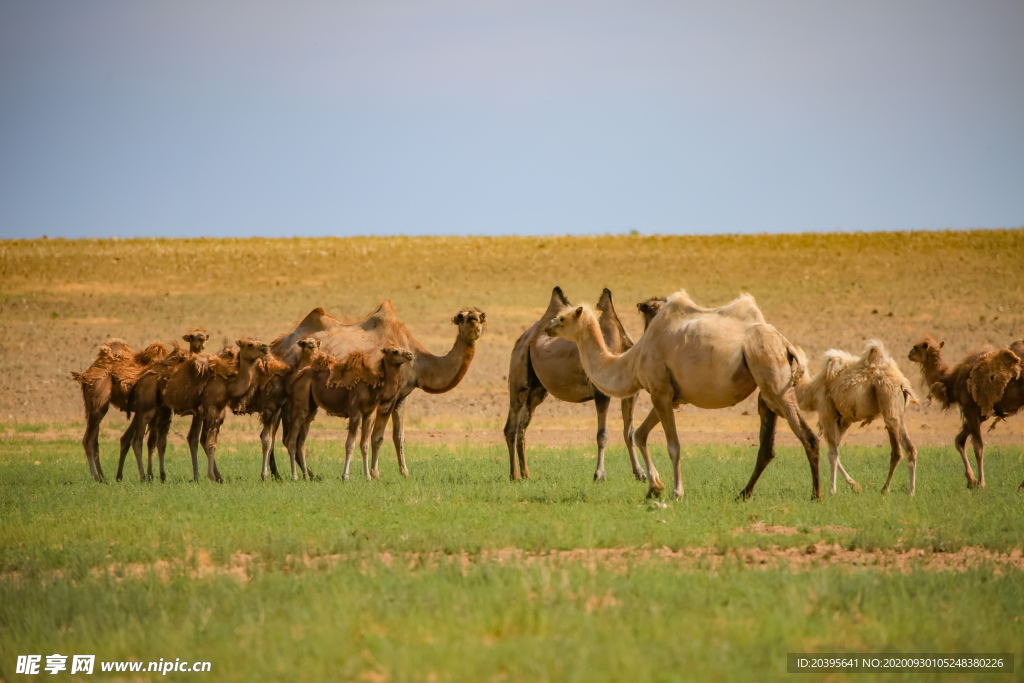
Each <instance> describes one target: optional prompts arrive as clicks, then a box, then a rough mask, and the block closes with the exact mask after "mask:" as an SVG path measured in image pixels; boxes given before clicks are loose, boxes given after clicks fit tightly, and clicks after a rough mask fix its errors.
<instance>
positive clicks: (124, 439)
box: [117, 413, 146, 481]
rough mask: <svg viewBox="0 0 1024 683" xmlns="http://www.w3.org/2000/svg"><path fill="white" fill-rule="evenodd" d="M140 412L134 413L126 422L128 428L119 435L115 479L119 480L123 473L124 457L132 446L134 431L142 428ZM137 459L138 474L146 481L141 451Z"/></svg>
mask: <svg viewBox="0 0 1024 683" xmlns="http://www.w3.org/2000/svg"><path fill="white" fill-rule="evenodd" d="M139 415H140V413H135V417H133V418H132V421H131V422H129V423H128V428H127V429H126V430H124V434H122V435H121V453H120V457H119V458H118V460H117V481H121V477H122V475H123V474H124V459H125V457H127V455H128V450H129V449H130V448H131V447H132V444H133V443H134V442H135V432H136V431H138V430H140V429H144V428H145V427H144V426H143V424H142V423H140V422H139V419H140V418H139ZM137 459H138V461H139V474H140V475H141V476H142V481H146V472H145V470H143V469H142V452H141V451H140V452H139V453H138V458H137Z"/></svg>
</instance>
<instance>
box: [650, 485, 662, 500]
mask: <svg viewBox="0 0 1024 683" xmlns="http://www.w3.org/2000/svg"><path fill="white" fill-rule="evenodd" d="M664 490H665V487H664V486H652V487H650V488H649V489H647V497H648V498H661V492H662V491H664Z"/></svg>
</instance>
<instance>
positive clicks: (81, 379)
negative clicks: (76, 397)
mask: <svg viewBox="0 0 1024 683" xmlns="http://www.w3.org/2000/svg"><path fill="white" fill-rule="evenodd" d="M71 379H72V380H74V381H75V382H78V383H79V384H85V377H84V376H83V375H82V373H80V372H72V373H71Z"/></svg>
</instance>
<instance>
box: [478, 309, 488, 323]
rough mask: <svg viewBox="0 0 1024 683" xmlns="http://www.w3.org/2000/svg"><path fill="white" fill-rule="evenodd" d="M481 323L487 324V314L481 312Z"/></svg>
mask: <svg viewBox="0 0 1024 683" xmlns="http://www.w3.org/2000/svg"><path fill="white" fill-rule="evenodd" d="M480 322H482V323H485V322H487V314H486V313H484V312H483V311H480Z"/></svg>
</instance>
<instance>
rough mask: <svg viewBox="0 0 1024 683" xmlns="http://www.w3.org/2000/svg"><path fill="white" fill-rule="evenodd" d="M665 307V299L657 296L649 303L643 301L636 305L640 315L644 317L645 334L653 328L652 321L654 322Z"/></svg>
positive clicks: (649, 300) (648, 301)
mask: <svg viewBox="0 0 1024 683" xmlns="http://www.w3.org/2000/svg"><path fill="white" fill-rule="evenodd" d="M664 306H665V299H664V297H660V296H656V297H653V298H651V299H648V300H647V301H641V302H640V303H638V304H637V305H636V310H638V311H640V315H642V316H643V317H644V332H646V331H647V328H648V327H650V326H651V321H652V320H654V316H656V315H658V311H660V310H661V309H662V308H663V307H664Z"/></svg>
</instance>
